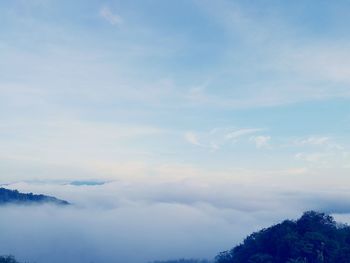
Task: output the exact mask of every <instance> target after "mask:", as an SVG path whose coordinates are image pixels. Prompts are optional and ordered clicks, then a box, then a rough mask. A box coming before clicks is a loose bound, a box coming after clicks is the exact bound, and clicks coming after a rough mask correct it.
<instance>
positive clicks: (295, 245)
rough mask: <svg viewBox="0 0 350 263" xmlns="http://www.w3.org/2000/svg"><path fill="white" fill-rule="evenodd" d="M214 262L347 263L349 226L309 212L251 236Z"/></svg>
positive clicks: (218, 256)
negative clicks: (295, 219)
mask: <svg viewBox="0 0 350 263" xmlns="http://www.w3.org/2000/svg"><path fill="white" fill-rule="evenodd" d="M216 262H217V263H349V262H350V227H349V226H346V225H337V224H336V222H335V221H334V219H333V217H331V216H329V215H327V214H324V213H318V212H314V211H309V212H306V213H304V214H303V216H302V217H301V218H300V219H298V220H297V221H290V220H286V221H284V222H282V223H280V224H277V225H274V226H272V227H269V228H267V229H263V230H261V231H259V232H256V233H253V234H251V235H250V236H248V237H247V238H246V239H245V240H244V242H243V243H242V244H240V245H238V246H236V247H234V248H233V249H231V250H230V251H225V252H222V253H220V254H219V255H217V256H216Z"/></svg>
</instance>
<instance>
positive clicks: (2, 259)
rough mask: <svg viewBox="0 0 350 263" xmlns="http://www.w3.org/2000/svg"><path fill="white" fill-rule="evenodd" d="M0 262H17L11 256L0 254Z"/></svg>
mask: <svg viewBox="0 0 350 263" xmlns="http://www.w3.org/2000/svg"><path fill="white" fill-rule="evenodd" d="M0 263H19V262H18V261H16V259H15V258H14V257H13V256H0Z"/></svg>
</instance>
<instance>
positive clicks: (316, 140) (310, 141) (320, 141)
mask: <svg viewBox="0 0 350 263" xmlns="http://www.w3.org/2000/svg"><path fill="white" fill-rule="evenodd" d="M329 141H330V138H329V137H325V136H323V137H322V136H321V137H320V136H310V137H308V138H306V139H301V140H297V141H296V143H297V144H300V145H325V144H327V143H328V142H329Z"/></svg>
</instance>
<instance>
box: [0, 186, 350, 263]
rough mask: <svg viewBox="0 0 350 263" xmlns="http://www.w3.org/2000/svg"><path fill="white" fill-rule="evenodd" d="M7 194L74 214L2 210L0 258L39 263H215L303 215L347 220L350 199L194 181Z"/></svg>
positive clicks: (46, 209)
mask: <svg viewBox="0 0 350 263" xmlns="http://www.w3.org/2000/svg"><path fill="white" fill-rule="evenodd" d="M7 187H8V188H13V189H19V190H21V191H23V192H35V193H45V194H50V195H55V196H56V197H59V198H62V199H65V200H68V201H70V202H72V205H71V206H68V207H58V206H52V205H33V206H32V205H31V206H21V205H10V206H3V207H1V208H0V214H1V217H0V220H1V222H0V232H1V235H0V243H1V244H2V246H1V250H0V254H13V255H15V256H16V257H17V258H18V259H19V260H27V261H31V262H37V263H44V262H50V263H56V262H57V263H58V262H75V263H80V262H106V263H109V262H131V263H138V262H140V263H141V262H149V261H152V260H166V259H174V258H182V257H185V258H207V259H212V258H214V257H215V255H216V254H217V253H218V252H220V251H223V250H227V249H229V248H231V247H233V246H234V245H235V244H237V243H239V242H240V241H242V239H243V238H244V237H245V236H246V235H247V234H249V233H251V232H252V231H256V230H258V229H260V228H263V227H267V226H269V225H271V224H274V223H277V222H279V221H280V220H283V219H285V218H292V219H293V218H297V217H298V216H299V215H300V214H301V213H302V211H304V210H307V209H317V210H323V211H328V212H335V213H340V214H346V213H348V212H349V209H348V207H349V201H346V200H350V199H349V198H348V195H347V194H346V193H344V194H342V193H325V192H322V193H321V192H318V193H317V192H315V193H302V192H292V191H289V192H288V191H286V190H285V189H276V188H272V187H270V188H269V187H258V186H255V187H254V186H250V187H248V186H246V185H244V184H242V185H233V184H225V185H223V184H211V185H201V184H194V183H192V182H191V181H183V182H172V183H170V182H167V183H155V182H151V181H150V182H148V183H147V182H142V183H141V182H139V183H135V182H134V183H130V182H125V181H115V182H107V183H105V184H101V183H99V184H97V185H94V184H93V183H92V184H90V185H84V184H83V183H81V184H79V186H77V185H75V184H73V185H72V184H69V183H64V182H59V183H57V182H55V183H47V182H46V183H45V182H35V183H28V182H19V183H13V184H10V185H8V186H7ZM321 196H322V197H321ZM336 200H339V201H336ZM342 200H343V201H342ZM330 207H332V209H333V210H329V208H330ZM342 218H346V217H344V216H343V217H342Z"/></svg>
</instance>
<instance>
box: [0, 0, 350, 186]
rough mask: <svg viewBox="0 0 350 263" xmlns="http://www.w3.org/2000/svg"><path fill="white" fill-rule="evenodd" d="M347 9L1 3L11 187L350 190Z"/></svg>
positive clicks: (0, 100)
mask: <svg viewBox="0 0 350 263" xmlns="http://www.w3.org/2000/svg"><path fill="white" fill-rule="evenodd" d="M349 8H350V6H349V3H348V2H347V1H336V2H329V1H308V2H304V1H288V2H286V1H264V2H261V1H249V2H247V1H215V2H214V1H88V2H87V1H74V2H72V1H54V0H33V1H23V0H16V1H2V2H1V3H0V22H1V23H0V24H1V26H0V29H1V36H0V69H1V70H0V76H1V78H0V109H1V110H0V118H1V124H0V127H1V129H0V143H1V149H0V171H1V174H2V177H3V180H4V181H15V180H35V179H38V180H46V179H50V180H67V179H76V178H90V179H106V180H117V179H120V178H130V177H135V178H139V177H140V176H141V177H142V178H143V180H148V178H149V177H150V176H154V174H157V180H164V181H167V180H170V181H171V180H173V179H174V178H173V177H172V176H175V175H173V174H174V172H172V171H175V170H176V171H177V173H176V176H179V177H180V178H187V176H189V177H191V176H194V175H193V173H192V172H189V171H193V170H194V171H196V172H194V173H195V174H196V176H198V180H199V181H200V180H202V179H203V178H202V177H201V176H200V174H203V171H205V172H208V173H209V171H210V175H208V177H212V178H217V180H221V179H222V178H219V177H218V176H216V174H220V173H225V174H226V173H227V174H232V178H236V177H237V176H238V178H245V177H249V175H247V174H245V173H248V174H250V173H251V172H252V173H254V174H255V173H261V174H265V173H268V174H270V173H273V174H274V176H275V178H270V179H269V180H273V181H274V180H276V181H278V182H280V183H281V184H283V182H284V181H283V180H289V179H288V178H289V177H290V176H291V175H290V173H293V171H297V172H296V173H297V174H298V176H299V177H298V178H299V179H300V184H302V183H304V179H305V178H309V176H310V174H319V178H318V177H317V176H315V177H316V178H318V179H319V181H320V182H323V183H324V185H325V186H326V185H327V184H328V183H329V181H330V180H332V181H334V176H335V175H337V176H338V177H339V178H338V179H339V180H338V181H339V183H344V181H345V182H348V180H347V179H346V177H345V174H347V173H348V171H349V168H350V152H349V136H348V134H349V129H350V106H349V97H350V89H349V84H350V78H349V76H350V74H349V73H350V62H349V61H350V59H349V58H350V57H349V54H350V53H349V48H350V47H349V39H348V35H349V34H348V33H349V32H348V31H349V30H350V29H349V28H350V27H349V22H350V21H349V18H348V14H347V12H346V10H349ZM135 167H139V168H135ZM159 167H167V169H168V170H167V172H166V173H162V172H160V171H159V170H162V169H158V168H159ZM237 171H238V172H237ZM239 171H245V172H244V173H243V174H237V173H240V172H239ZM330 174H332V178H330V177H329V176H330ZM176 176H175V177H176ZM288 176H289V177H288ZM315 177H312V178H315ZM254 178H255V177H254ZM254 178H253V179H252V180H253V181H254V180H255V179H254ZM281 178H283V179H281ZM318 179H317V180H318ZM140 180H141V179H140ZM234 180H236V179H234ZM237 180H240V179H237ZM269 180H266V181H265V183H266V184H270V181H269ZM293 180H294V179H293ZM305 180H307V179H305Z"/></svg>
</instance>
